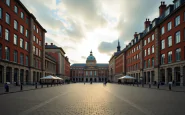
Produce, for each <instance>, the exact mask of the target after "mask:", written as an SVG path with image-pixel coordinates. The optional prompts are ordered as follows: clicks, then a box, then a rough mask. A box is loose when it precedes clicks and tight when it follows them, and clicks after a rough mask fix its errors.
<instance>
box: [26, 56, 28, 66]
mask: <svg viewBox="0 0 185 115" xmlns="http://www.w3.org/2000/svg"><path fill="white" fill-rule="evenodd" d="M26 66H28V56H26Z"/></svg>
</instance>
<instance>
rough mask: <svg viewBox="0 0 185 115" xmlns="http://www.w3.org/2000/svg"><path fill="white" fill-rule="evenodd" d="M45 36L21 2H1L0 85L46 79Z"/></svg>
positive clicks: (10, 0)
mask: <svg viewBox="0 0 185 115" xmlns="http://www.w3.org/2000/svg"><path fill="white" fill-rule="evenodd" d="M45 33H46V30H45V29H44V28H43V27H42V26H41V25H40V24H39V22H38V21H37V20H36V18H35V17H34V15H33V14H31V13H30V12H29V11H28V10H27V9H26V7H25V6H24V5H23V4H22V3H21V2H20V0H1V1H0V83H4V82H11V83H13V82H18V83H20V82H22V83H33V82H37V81H39V78H40V77H41V76H44V74H45V65H44V64H45V51H44V45H45Z"/></svg>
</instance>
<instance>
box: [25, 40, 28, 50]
mask: <svg viewBox="0 0 185 115" xmlns="http://www.w3.org/2000/svg"><path fill="white" fill-rule="evenodd" d="M25 50H28V42H25Z"/></svg>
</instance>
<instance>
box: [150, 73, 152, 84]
mask: <svg viewBox="0 0 185 115" xmlns="http://www.w3.org/2000/svg"><path fill="white" fill-rule="evenodd" d="M150 84H152V71H150Z"/></svg>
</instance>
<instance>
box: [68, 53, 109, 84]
mask: <svg viewBox="0 0 185 115" xmlns="http://www.w3.org/2000/svg"><path fill="white" fill-rule="evenodd" d="M70 73H71V80H72V81H73V82H89V81H93V82H105V81H107V80H108V74H109V73H108V63H107V64H100V63H96V58H95V57H94V56H93V54H92V51H91V52H90V55H89V56H88V57H87V60H86V63H81V64H79V63H78V64H72V65H71V72H70Z"/></svg>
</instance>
